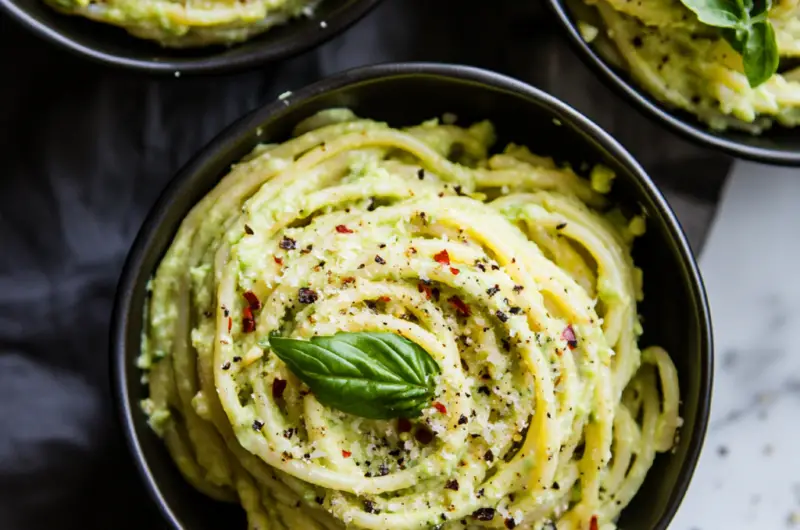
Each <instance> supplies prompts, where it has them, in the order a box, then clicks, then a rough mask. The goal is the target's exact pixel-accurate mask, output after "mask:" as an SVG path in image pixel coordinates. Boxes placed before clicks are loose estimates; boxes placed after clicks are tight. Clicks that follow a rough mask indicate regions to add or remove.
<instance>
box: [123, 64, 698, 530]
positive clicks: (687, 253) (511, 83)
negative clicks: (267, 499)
mask: <svg viewBox="0 0 800 530" xmlns="http://www.w3.org/2000/svg"><path fill="white" fill-rule="evenodd" d="M408 75H422V76H428V77H446V78H451V79H453V78H454V79H456V80H458V81H466V82H471V83H476V84H478V85H484V86H487V87H490V88H499V89H501V90H507V91H510V92H514V93H518V94H521V95H523V96H525V97H528V98H530V99H534V100H536V101H537V102H538V103H540V104H542V105H543V106H545V107H546V108H548V109H550V110H552V111H554V113H559V114H560V115H561V116H567V117H568V118H569V119H571V120H573V121H574V122H575V123H577V124H578V125H579V127H580V128H581V130H582V132H584V133H585V134H586V135H588V136H589V137H590V138H591V139H592V140H594V141H596V142H598V144H599V145H600V146H602V147H603V148H604V149H605V150H606V151H607V152H608V153H609V154H610V156H612V157H614V159H615V160H617V161H618V162H619V163H620V164H621V165H623V166H625V167H626V168H627V169H628V170H629V171H631V172H632V173H633V174H634V177H635V178H636V179H637V180H639V181H640V183H641V184H642V187H643V190H644V193H645V194H646V195H647V196H648V197H649V199H650V200H652V201H653V204H655V206H656V208H657V209H658V210H659V213H660V214H661V215H663V216H664V220H665V223H666V228H667V231H668V237H670V238H671V239H673V240H674V242H675V248H676V250H677V251H678V253H679V260H680V261H681V262H682V263H681V264H682V266H683V267H684V268H685V272H686V275H687V276H688V283H689V285H688V288H689V290H690V295H691V298H692V299H693V301H694V302H693V303H694V304H695V305H696V306H697V307H695V308H694V310H695V311H696V312H697V314H698V318H699V330H698V333H699V345H700V349H701V352H702V354H701V355H702V358H701V359H700V363H701V372H702V373H701V375H700V395H699V399H698V407H697V410H696V422H695V425H694V429H693V430H692V431H691V432H690V433H684V435H689V436H691V441H690V443H689V447H688V450H687V453H686V457H685V459H684V460H683V462H681V468H680V470H679V472H678V478H677V483H676V486H675V488H674V489H673V490H672V492H671V494H670V496H669V498H668V500H667V506H666V510H665V512H664V514H663V515H662V517H661V519H660V520H659V521H658V523H657V524H656V525H655V527H654V528H653V530H666V529H667V527H668V525H669V523H670V521H671V520H672V519H673V517H674V515H675V513H676V512H677V510H678V508H679V506H680V504H681V502H682V500H683V498H684V496H685V494H686V491H687V489H688V487H689V483H690V482H691V479H692V475H693V474H694V470H695V468H696V466H697V462H698V460H699V458H700V453H701V450H702V447H703V442H704V440H705V435H706V430H707V427H708V420H709V415H710V407H711V395H712V384H713V364H714V359H713V349H714V348H713V334H712V324H711V317H710V309H709V304H708V300H707V298H706V292H705V287H704V285H703V280H702V277H701V275H700V272H699V268H698V266H697V262H696V260H695V259H694V255H693V253H692V250H691V247H690V246H689V242H688V240H687V238H686V236H685V234H684V233H683V229H682V228H681V225H680V222H679V221H678V219H677V218H676V216H675V214H674V212H673V211H672V209H671V208H670V206H669V204H668V203H667V201H666V199H665V198H664V196H663V195H662V194H661V192H660V191H659V190H658V188H657V187H656V185H655V184H654V183H653V181H652V180H651V179H650V177H649V176H648V175H647V173H646V172H645V171H644V169H643V168H642V167H641V166H640V165H639V163H638V162H636V161H635V160H634V158H633V156H632V155H631V154H630V153H628V152H627V151H626V150H625V149H624V148H623V147H622V145H621V144H620V143H619V142H617V140H615V139H614V138H613V137H612V136H611V135H610V134H609V133H607V132H605V131H604V130H602V129H601V128H600V127H599V126H598V125H596V124H595V123H594V122H592V121H591V120H590V119H589V118H587V117H585V116H583V115H582V114H581V113H580V112H578V111H577V110H575V109H573V108H572V107H570V106H569V105H567V104H566V103H564V102H562V101H560V100H558V99H556V98H555V97H554V96H552V95H550V94H548V93H546V92H544V91H542V90H541V89H539V88H535V87H533V86H531V85H527V84H525V83H523V82H522V81H518V80H516V79H513V78H511V77H508V76H505V75H503V74H499V73H495V72H492V71H488V70H484V69H481V68H477V67H473V66H464V65H455V64H440V63H425V62H405V63H383V64H376V65H371V66H363V67H358V68H354V69H350V70H346V71H343V72H341V73H338V74H336V75H333V76H331V77H328V78H325V79H322V80H320V81H317V82H315V83H313V84H310V85H308V86H306V87H304V88H302V89H300V90H297V91H295V92H293V93H292V95H291V96H290V97H289V98H288V99H278V100H276V101H273V102H271V103H268V104H266V105H263V106H262V107H260V108H258V109H256V110H254V111H251V112H249V113H247V114H246V115H244V116H243V117H241V118H240V119H239V120H237V121H236V122H234V123H233V124H232V125H230V126H228V127H227V128H226V129H224V130H223V131H222V132H221V133H219V134H218V135H217V136H216V137H215V138H214V139H212V140H211V141H210V142H209V143H208V144H207V145H206V146H205V147H203V148H202V149H201V150H200V151H199V152H198V153H197V154H196V155H195V156H194V157H193V158H192V159H191V160H190V161H189V162H187V163H186V165H185V166H184V167H183V168H182V169H181V170H180V171H179V172H178V173H177V174H176V175H175V176H174V177H173V178H172V179H171V180H170V181H169V183H168V184H167V185H166V187H165V189H164V190H163V191H162V193H161V195H160V196H159V198H158V199H157V201H156V203H155V204H154V206H153V207H152V209H151V210H150V212H149V213H148V214H147V216H146V218H145V220H144V222H143V224H142V227H141V229H140V230H139V232H138V234H137V236H136V238H135V240H134V243H133V245H132V247H131V250H130V252H129V254H128V256H127V259H126V261H125V264H124V266H123V269H122V273H121V275H120V279H119V284H118V287H117V293H116V297H115V300H114V307H113V312H112V316H111V331H110V334H109V349H110V355H111V359H110V363H109V369H110V377H111V380H112V381H111V386H112V398H113V399H114V401H115V402H116V403H115V406H116V410H117V419H118V421H119V422H120V427H121V428H122V430H123V432H124V437H125V440H126V444H127V446H128V449H129V450H130V452H131V454H132V455H133V457H134V461H135V465H136V468H137V471H138V472H139V474H140V476H141V478H142V479H143V480H144V482H145V486H146V488H147V490H148V493H149V494H150V496H151V498H152V499H153V500H154V501H155V503H156V504H157V505H158V508H159V511H160V512H161V514H162V515H163V516H164V518H165V519H166V520H167V521H168V522H170V523H171V524H172V526H173V527H174V528H176V529H181V528H182V527H181V525H180V524H179V523H178V522H177V518H176V517H175V515H174V514H173V512H172V510H171V508H170V507H169V504H168V503H167V501H166V499H165V498H164V496H163V495H162V493H161V491H160V489H159V487H158V484H157V483H156V481H155V479H154V477H153V475H152V473H151V472H150V469H149V464H148V462H147V460H146V457H145V455H144V452H143V450H142V447H141V445H140V443H139V439H138V437H137V435H136V432H135V428H134V419H133V414H134V408H133V407H131V406H130V404H129V399H128V394H129V386H128V383H127V371H128V370H129V369H130V368H131V366H130V365H129V364H128V363H129V361H128V360H127V357H128V356H127V348H126V336H127V333H128V327H129V325H130V314H129V310H128V308H129V307H130V306H131V302H132V298H133V296H134V292H135V290H136V289H137V279H138V278H139V276H140V270H141V268H142V267H141V266H142V261H143V259H144V256H145V255H146V254H147V253H148V251H149V248H150V246H151V245H152V244H153V241H154V239H155V235H156V233H157V231H158V229H159V226H160V224H161V221H162V220H163V218H164V216H165V214H166V212H167V211H168V210H169V209H170V205H171V203H172V201H173V200H174V198H176V197H177V196H178V195H179V194H181V193H182V192H183V191H184V190H183V189H184V187H186V186H187V185H188V183H189V182H190V181H191V178H192V176H193V175H195V174H196V173H197V171H200V170H202V168H203V167H204V166H205V165H206V164H207V163H208V162H209V161H210V160H211V159H213V158H214V156H215V155H214V154H215V153H217V152H220V151H224V150H225V147H226V146H230V145H235V144H237V143H238V142H239V141H241V140H242V139H243V138H245V137H248V136H252V133H253V131H255V130H256V129H257V128H258V127H259V126H260V125H261V124H262V123H264V122H266V121H268V120H269V119H270V118H271V117H272V115H273V114H275V113H277V112H279V111H282V110H285V109H286V108H287V107H291V106H294V105H302V104H304V102H305V101H306V100H308V99H311V98H313V97H315V96H318V95H320V94H322V93H324V92H328V91H330V90H337V89H341V88H345V87H347V86H349V85H354V84H360V83H362V82H367V81H371V80H376V79H380V78H386V77H389V78H391V77H404V76H408Z"/></svg>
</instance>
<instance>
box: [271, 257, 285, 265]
mask: <svg viewBox="0 0 800 530" xmlns="http://www.w3.org/2000/svg"><path fill="white" fill-rule="evenodd" d="M272 259H274V260H275V263H277V264H278V265H283V258H279V257H278V256H272Z"/></svg>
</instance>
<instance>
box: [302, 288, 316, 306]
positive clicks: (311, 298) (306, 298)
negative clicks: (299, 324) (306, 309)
mask: <svg viewBox="0 0 800 530" xmlns="http://www.w3.org/2000/svg"><path fill="white" fill-rule="evenodd" d="M318 298H319V295H318V294H317V292H316V291H314V290H313V289H309V288H308V287H301V288H300V291H299V294H298V297H297V299H298V300H299V301H300V303H301V304H313V303H314V302H316V301H317V299H318Z"/></svg>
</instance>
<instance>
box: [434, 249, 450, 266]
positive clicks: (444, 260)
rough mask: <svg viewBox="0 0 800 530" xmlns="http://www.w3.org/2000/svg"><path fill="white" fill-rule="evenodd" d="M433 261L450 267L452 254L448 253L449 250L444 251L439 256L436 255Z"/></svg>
mask: <svg viewBox="0 0 800 530" xmlns="http://www.w3.org/2000/svg"><path fill="white" fill-rule="evenodd" d="M433 259H434V260H436V261H437V262H439V263H441V264H442V265H450V254H448V253H447V250H443V251H441V252H439V253H438V254H435V255H434V256H433Z"/></svg>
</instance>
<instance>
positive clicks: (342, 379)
mask: <svg viewBox="0 0 800 530" xmlns="http://www.w3.org/2000/svg"><path fill="white" fill-rule="evenodd" d="M269 347H270V348H271V350H272V351H273V352H274V353H275V355H277V356H278V358H280V359H281V360H282V361H283V362H284V363H286V366H288V367H289V369H290V370H291V371H292V372H293V373H294V374H295V375H296V376H297V377H298V379H300V380H301V381H303V382H304V383H305V384H306V385H308V387H309V388H310V389H311V391H312V392H314V395H315V396H316V398H317V399H318V400H319V402H320V403H322V404H323V405H325V406H328V407H331V408H335V409H338V410H341V411H343V412H347V413H350V414H354V415H356V416H361V417H364V418H370V419H390V418H414V417H417V416H419V415H420V414H421V413H422V409H424V408H425V407H427V406H428V404H429V403H430V400H431V399H432V398H433V395H434V390H435V386H436V385H435V380H434V376H435V375H436V374H438V373H440V370H439V366H438V365H437V364H436V361H434V360H433V358H432V357H431V356H430V354H429V353H428V352H426V351H425V350H424V349H422V348H421V347H420V346H419V345H418V344H416V343H414V342H413V341H410V340H408V339H406V338H404V337H401V336H400V335H396V334H394V333H383V332H359V333H337V334H335V335H332V336H325V337H313V338H312V339H311V340H308V341H306V340H297V339H288V338H285V337H277V336H273V337H270V340H269Z"/></svg>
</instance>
